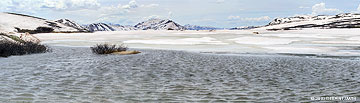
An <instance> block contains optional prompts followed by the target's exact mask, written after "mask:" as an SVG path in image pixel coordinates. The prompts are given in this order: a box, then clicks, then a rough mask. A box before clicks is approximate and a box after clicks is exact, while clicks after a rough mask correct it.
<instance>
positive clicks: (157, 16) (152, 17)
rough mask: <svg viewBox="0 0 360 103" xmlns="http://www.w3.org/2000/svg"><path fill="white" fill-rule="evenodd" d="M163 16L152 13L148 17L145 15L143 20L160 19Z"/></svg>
mask: <svg viewBox="0 0 360 103" xmlns="http://www.w3.org/2000/svg"><path fill="white" fill-rule="evenodd" d="M160 18H161V16H159V15H150V16H148V17H143V20H149V19H160Z"/></svg>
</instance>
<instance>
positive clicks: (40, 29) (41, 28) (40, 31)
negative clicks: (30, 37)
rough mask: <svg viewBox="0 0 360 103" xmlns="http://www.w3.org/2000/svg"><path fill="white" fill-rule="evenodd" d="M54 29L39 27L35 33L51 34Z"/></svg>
mask: <svg viewBox="0 0 360 103" xmlns="http://www.w3.org/2000/svg"><path fill="white" fill-rule="evenodd" d="M53 31H54V29H53V28H50V27H37V28H36V30H35V32H36V33H51V32H53Z"/></svg>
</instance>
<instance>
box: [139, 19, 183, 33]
mask: <svg viewBox="0 0 360 103" xmlns="http://www.w3.org/2000/svg"><path fill="white" fill-rule="evenodd" d="M134 27H135V28H138V29H140V30H149V29H151V30H185V27H184V26H181V25H180V24H178V23H176V22H174V21H172V20H170V19H157V18H152V19H149V20H147V21H144V22H141V23H138V24H136V25H135V26H134Z"/></svg>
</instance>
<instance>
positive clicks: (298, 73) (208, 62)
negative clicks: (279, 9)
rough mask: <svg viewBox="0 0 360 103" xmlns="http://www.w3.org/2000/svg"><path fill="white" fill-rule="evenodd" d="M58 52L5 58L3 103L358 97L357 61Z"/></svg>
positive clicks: (0, 85) (0, 76) (0, 77)
mask: <svg viewBox="0 0 360 103" xmlns="http://www.w3.org/2000/svg"><path fill="white" fill-rule="evenodd" d="M53 49H54V50H53V52H51V53H45V54H35V55H26V56H13V57H10V58H0V65H1V69H0V102H1V103H2V102H4V103H7V102H10V103H11V102H19V103H23V102H25V103H26V102H35V103H48V102H52V103H56V102H57V103H71V102H74V103H93V102H95V103H96V102H98V103H117V102H312V101H311V100H310V97H320V96H345V97H348V96H352V97H357V99H358V100H359V99H360V62H359V61H355V60H331V59H311V58H301V57H290V56H224V55H222V56H221V55H209V54H197V53H188V52H179V51H156V50H143V53H142V54H139V55H129V56H121V55H105V56H99V55H94V54H92V53H91V52H90V49H88V48H67V47H53ZM314 102H317V101H314ZM353 102H354V101H353Z"/></svg>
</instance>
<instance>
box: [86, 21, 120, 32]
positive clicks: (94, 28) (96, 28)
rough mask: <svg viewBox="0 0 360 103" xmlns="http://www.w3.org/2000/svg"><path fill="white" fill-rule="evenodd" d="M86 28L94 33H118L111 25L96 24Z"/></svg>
mask: <svg viewBox="0 0 360 103" xmlns="http://www.w3.org/2000/svg"><path fill="white" fill-rule="evenodd" d="M85 28H86V29H88V30H89V31H91V32H94V31H116V30H115V29H114V28H113V27H111V26H110V25H108V24H105V23H94V24H90V25H87V26H85Z"/></svg>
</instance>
